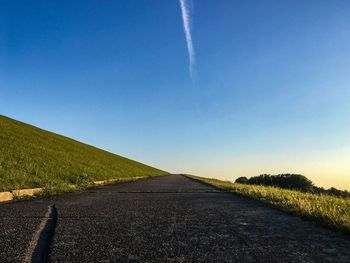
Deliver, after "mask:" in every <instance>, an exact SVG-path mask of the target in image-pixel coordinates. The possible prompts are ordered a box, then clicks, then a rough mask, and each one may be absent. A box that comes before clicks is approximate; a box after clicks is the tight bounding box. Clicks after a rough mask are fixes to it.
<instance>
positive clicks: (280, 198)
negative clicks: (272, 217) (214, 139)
mask: <svg viewBox="0 0 350 263" xmlns="http://www.w3.org/2000/svg"><path fill="white" fill-rule="evenodd" d="M189 177H191V178H193V179H195V180H199V181H201V182H204V183H207V184H210V185H213V186H215V187H217V188H220V189H223V190H228V191H231V192H233V193H236V194H239V195H243V196H246V197H250V198H253V199H257V200H259V201H262V202H264V203H266V204H268V205H271V206H273V207H276V208H278V209H281V210H283V211H285V212H288V213H291V214H294V215H298V216H301V217H304V218H308V219H310V220H312V221H315V222H317V223H321V224H323V225H324V226H327V227H329V228H331V229H334V230H336V231H339V232H342V233H345V234H350V199H344V198H338V197H333V196H329V195H319V194H310V193H302V192H299V191H292V190H286V189H281V188H277V187H270V186H260V185H246V184H237V183H231V182H228V181H221V180H217V179H210V178H203V177H198V176H189Z"/></svg>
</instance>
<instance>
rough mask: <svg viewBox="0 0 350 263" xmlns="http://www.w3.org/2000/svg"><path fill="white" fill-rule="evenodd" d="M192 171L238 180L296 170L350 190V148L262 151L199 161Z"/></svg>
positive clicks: (318, 181)
mask: <svg viewBox="0 0 350 263" xmlns="http://www.w3.org/2000/svg"><path fill="white" fill-rule="evenodd" d="M198 167H201V168H200V169H189V170H190V171H189V172H191V173H193V174H197V175H199V176H204V177H212V178H218V179H222V180H230V181H234V180H235V179H236V178H237V177H239V176H246V177H251V176H256V175H260V174H263V173H267V174H281V173H296V174H302V175H305V176H306V177H308V178H309V179H310V180H312V181H313V182H314V184H315V185H317V186H321V187H325V188H330V187H336V188H338V189H341V190H350V149H340V150H333V151H321V152H308V153H305V154H303V153H298V154H296V153H289V154H280V153H279V154H266V153H264V154H261V155H254V156H251V155H249V156H243V157H238V158H230V159H225V160H223V159H221V160H212V161H210V162H207V163H204V164H203V163H202V164H201V166H200V165H199V164H198Z"/></svg>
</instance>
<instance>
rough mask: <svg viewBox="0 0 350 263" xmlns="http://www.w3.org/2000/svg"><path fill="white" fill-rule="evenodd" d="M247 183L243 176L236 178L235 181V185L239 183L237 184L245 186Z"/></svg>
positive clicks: (247, 180)
mask: <svg viewBox="0 0 350 263" xmlns="http://www.w3.org/2000/svg"><path fill="white" fill-rule="evenodd" d="M248 182H249V179H248V178H247V177H245V176H242V177H238V178H237V179H236V181H235V183H239V184H247V183H248Z"/></svg>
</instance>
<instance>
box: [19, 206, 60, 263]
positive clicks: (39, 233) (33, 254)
mask: <svg viewBox="0 0 350 263" xmlns="http://www.w3.org/2000/svg"><path fill="white" fill-rule="evenodd" d="M56 224H57V208H56V206H55V204H53V205H50V206H49V207H48V210H47V212H46V214H45V215H44V217H43V218H42V220H41V222H40V225H39V227H38V229H37V230H36V231H35V233H34V235H33V237H32V240H31V242H30V243H29V246H28V249H27V253H26V255H25V258H24V261H23V262H24V263H45V262H48V261H49V254H50V246H51V243H52V240H53V235H54V233H55V227H56Z"/></svg>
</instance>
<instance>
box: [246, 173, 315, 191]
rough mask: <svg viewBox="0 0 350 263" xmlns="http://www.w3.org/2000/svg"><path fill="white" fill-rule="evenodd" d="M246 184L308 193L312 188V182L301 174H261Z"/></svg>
mask: <svg viewBox="0 0 350 263" xmlns="http://www.w3.org/2000/svg"><path fill="white" fill-rule="evenodd" d="M248 184H257V185H267V186H277V187H280V188H286V189H297V190H302V191H310V190H312V188H313V183H312V181H311V180H309V179H308V178H306V177H305V176H303V175H301V174H278V175H269V174H262V175H259V176H254V177H251V178H250V179H248Z"/></svg>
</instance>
